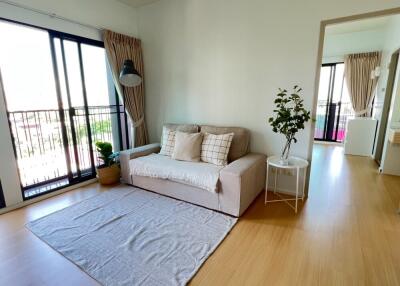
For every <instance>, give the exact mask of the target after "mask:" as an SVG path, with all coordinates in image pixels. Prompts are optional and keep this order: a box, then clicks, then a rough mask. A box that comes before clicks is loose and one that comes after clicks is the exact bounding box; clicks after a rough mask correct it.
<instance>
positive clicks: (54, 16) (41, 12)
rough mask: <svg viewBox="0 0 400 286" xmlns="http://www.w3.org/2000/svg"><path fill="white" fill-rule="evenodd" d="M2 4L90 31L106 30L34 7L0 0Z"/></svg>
mask: <svg viewBox="0 0 400 286" xmlns="http://www.w3.org/2000/svg"><path fill="white" fill-rule="evenodd" d="M0 3H4V4H7V5H10V6H14V7H17V8H21V9H24V10H28V11H31V12H34V13H37V14H41V15H45V16H49V17H50V18H55V19H59V20H62V21H65V22H70V23H73V24H76V25H80V26H83V27H86V28H90V29H94V30H98V31H102V30H105V28H103V27H99V26H94V25H90V24H85V23H82V22H79V21H75V20H71V19H68V18H65V17H62V16H59V15H57V14H55V13H49V12H46V11H44V10H40V9H36V8H32V7H29V6H26V5H22V4H18V3H15V2H12V1H6V0H0Z"/></svg>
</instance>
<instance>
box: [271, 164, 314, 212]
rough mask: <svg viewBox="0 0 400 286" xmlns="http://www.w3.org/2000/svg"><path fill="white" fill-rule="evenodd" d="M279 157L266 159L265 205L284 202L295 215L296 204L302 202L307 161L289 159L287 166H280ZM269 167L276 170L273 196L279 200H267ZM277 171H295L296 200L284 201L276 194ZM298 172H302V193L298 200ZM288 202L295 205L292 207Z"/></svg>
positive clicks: (284, 199)
mask: <svg viewBox="0 0 400 286" xmlns="http://www.w3.org/2000/svg"><path fill="white" fill-rule="evenodd" d="M279 161H280V157H279V156H272V157H268V159H267V180H266V183H265V205H266V204H267V203H270V202H285V203H286V204H288V205H289V206H290V207H291V208H292V209H294V211H295V213H297V202H298V200H299V199H301V200H302V201H303V200H304V189H305V183H306V180H305V178H306V174H307V168H308V161H307V160H304V159H302V158H299V157H289V164H288V165H282V164H281V163H280V162H279ZM269 167H274V168H276V170H275V178H274V194H276V195H278V197H279V198H280V199H279V200H268V182H269V176H268V175H269ZM278 169H286V170H296V198H295V199H286V198H283V197H282V196H281V195H279V193H277V192H276V185H277V184H276V181H277V178H278ZM300 170H303V176H304V179H303V186H302V187H303V192H302V196H301V198H299V189H300V186H299V185H300ZM289 201H295V205H294V206H293V205H292V204H291V203H289Z"/></svg>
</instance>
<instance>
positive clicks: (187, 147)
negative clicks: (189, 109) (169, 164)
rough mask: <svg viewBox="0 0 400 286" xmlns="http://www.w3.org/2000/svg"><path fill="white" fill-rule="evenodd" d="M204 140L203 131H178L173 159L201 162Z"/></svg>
mask: <svg viewBox="0 0 400 286" xmlns="http://www.w3.org/2000/svg"><path fill="white" fill-rule="evenodd" d="M202 141H203V134H202V133H186V132H180V131H176V134H175V146H174V152H172V159H175V160H181V161H191V162H199V161H200V151H201V142H202Z"/></svg>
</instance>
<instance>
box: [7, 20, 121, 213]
mask: <svg viewBox="0 0 400 286" xmlns="http://www.w3.org/2000/svg"><path fill="white" fill-rule="evenodd" d="M0 21H4V22H9V23H14V24H17V25H22V26H26V27H31V28H35V29H39V30H43V31H46V32H48V34H49V41H50V52H51V55H50V56H51V62H52V69H53V75H54V81H55V88H56V96H57V103H58V107H57V108H58V110H59V116H60V124H61V132H62V141H63V147H64V152H65V159H66V164H67V178H68V181H69V183H68V184H67V185H63V186H61V187H55V188H52V189H50V190H45V191H43V192H40V193H39V194H35V195H31V196H28V197H27V196H25V191H26V190H27V188H25V187H23V185H22V183H20V187H21V192H22V198H23V200H24V201H25V200H30V199H33V198H36V197H38V196H42V195H45V194H48V193H51V192H54V191H57V190H60V189H62V188H65V187H68V186H71V185H74V184H77V183H80V182H83V181H86V180H89V179H93V178H95V177H96V171H95V168H96V165H95V162H94V158H93V157H94V152H93V144H92V143H93V142H92V137H91V128H90V120H89V111H88V108H89V107H88V103H87V98H86V87H85V77H84V68H83V60H82V51H81V44H88V45H92V46H96V47H101V48H104V43H103V42H101V41H97V40H93V39H88V38H85V37H81V36H77V35H72V34H69V33H64V32H60V31H56V30H52V29H48V28H44V27H40V26H36V25H32V24H27V23H24V22H19V21H15V20H11V19H7V18H3V17H0ZM55 38H59V39H60V41H62V40H63V39H64V40H70V41H74V42H77V44H78V47H79V49H78V53H79V64H80V70H81V80H82V85H83V94H84V109H85V121H86V123H87V132H88V140H89V142H90V144H89V148H90V159H91V167H90V169H91V174H90V175H86V176H84V177H83V176H82V175H80V176H78V177H77V178H73V175H72V170H71V169H72V168H71V160H70V153H69V151H68V149H69V148H68V134H67V132H66V131H67V127H66V125H65V121H66V119H65V114H64V110H63V105H62V96H61V86H60V75H59V72H58V68H57V67H58V66H57V57H56V51H55V45H54V39H55ZM64 68H65V65H64ZM114 90H115V88H114ZM115 91H116V90H115ZM115 97H116V114H117V116H118V117H117V118H118V133H119V134H118V138H119V145H120V146H119V147H120V148H121V150H122V149H123V148H124V147H125V148H128V147H129V138H128V137H129V134H128V122H127V113H126V110H125V108H123V105H122V108H123V109H122V110H121V109H120V106H121V105H120V100H119V96H118V94H117V92H115ZM5 102H6V100H5ZM6 106H7V103H6ZM122 116H123V121H124V123H125V128H123V127H122V126H121V121H122ZM7 118H8V124H9V128H10V134H11V138H12V145H13V149H14V156H15V159H16V160H18V157H17V150H16V145H15V138H14V135H13V133H12V129H11V121H10V117H9V111H8V109H7ZM123 129H125V141H126V143H125V144H124V142H123V140H122V130H123ZM72 133H73V132H72ZM124 145H125V146H124ZM76 147H77V146H76V144H74V152H73V153H74V154H73V155H74V156H76V152H75V150H76ZM75 158H76V157H75ZM18 173H20V171H19V169H18ZM18 175H19V176H21V174H18ZM62 178H65V176H64V177H60V178H59V179H62ZM57 179H58V178H57ZM57 179H50V180H48V181H44V182H41V183H38V184H35V185H32V186H29V187H30V188H32V187H40V186H44V185H46V184H48V183H51V182H54V181H56V180H57ZM0 191H1V189H0ZM0 195H1V192H0ZM0 208H1V196H0Z"/></svg>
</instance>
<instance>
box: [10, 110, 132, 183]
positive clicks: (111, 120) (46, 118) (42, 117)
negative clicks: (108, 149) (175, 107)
mask: <svg viewBox="0 0 400 286" xmlns="http://www.w3.org/2000/svg"><path fill="white" fill-rule="evenodd" d="M71 111H72V112H71ZM63 115H64V117H65V119H64V122H62V121H61V120H60V111H59V110H57V109H53V110H33V111H12V112H8V116H9V122H10V128H11V132H12V136H13V139H14V147H15V154H16V158H17V162H18V168H19V173H20V180H21V185H22V187H23V188H24V189H26V188H31V187H34V186H38V185H41V184H43V183H49V182H50V183H51V182H59V181H60V180H61V182H62V180H63V179H64V181H65V179H66V178H67V176H68V168H67V164H66V154H69V155H68V156H69V160H70V162H71V164H70V165H71V171H72V173H73V174H77V173H78V172H81V173H84V172H90V171H91V167H92V164H91V158H90V157H91V156H90V148H89V135H88V130H87V124H86V123H87V122H86V120H87V117H86V112H85V108H84V107H77V108H74V109H73V110H72V109H68V110H63ZM121 115H124V110H123V107H122V106H115V105H114V106H91V107H89V108H88V119H89V121H90V130H91V139H92V140H91V141H92V143H93V144H94V143H95V142H96V141H109V142H111V143H114V144H115V142H119V143H120V138H121V134H120V132H121V128H120V127H121V122H124V121H123V120H121ZM71 119H72V120H71ZM71 121H72V122H73V126H71ZM62 124H65V130H66V137H67V142H65V140H64V139H63V134H62ZM73 135H75V136H73ZM74 137H75V140H73V139H74ZM118 140H119V141H118ZM74 141H75V144H74ZM115 147H116V148H118V147H119V146H115ZM66 149H67V150H66ZM93 150H94V152H95V148H94V146H93ZM66 151H67V152H66ZM76 157H77V158H78V160H76ZM96 157H97V156H96V154H94V158H96ZM99 163H100V162H99V161H98V160H97V159H96V160H95V164H96V165H98V164H99Z"/></svg>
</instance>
